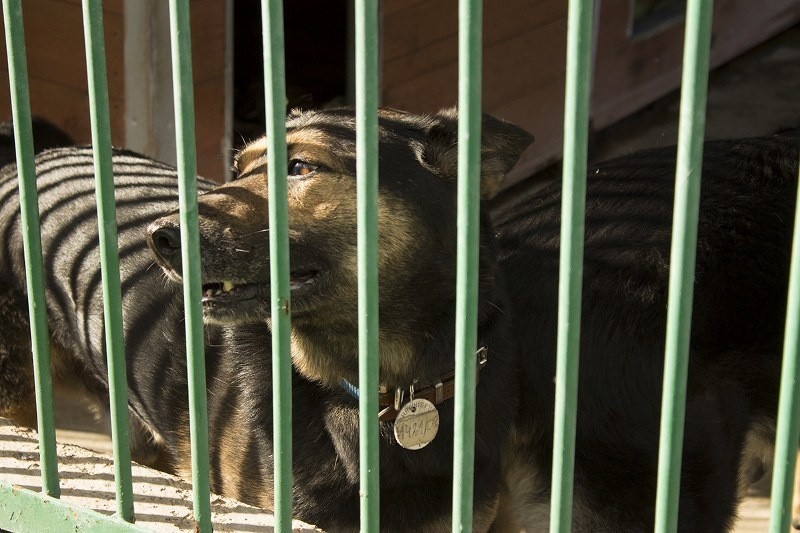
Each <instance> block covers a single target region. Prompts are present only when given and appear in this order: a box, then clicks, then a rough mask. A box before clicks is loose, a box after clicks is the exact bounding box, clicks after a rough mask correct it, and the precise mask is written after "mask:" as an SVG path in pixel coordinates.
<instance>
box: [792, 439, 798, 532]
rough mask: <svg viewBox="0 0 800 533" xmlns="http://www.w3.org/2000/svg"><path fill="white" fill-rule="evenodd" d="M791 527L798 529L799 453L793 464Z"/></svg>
mask: <svg viewBox="0 0 800 533" xmlns="http://www.w3.org/2000/svg"><path fill="white" fill-rule="evenodd" d="M792 527H793V528H794V529H796V530H800V453H798V455H797V462H796V463H795V465H794V495H793V496H792Z"/></svg>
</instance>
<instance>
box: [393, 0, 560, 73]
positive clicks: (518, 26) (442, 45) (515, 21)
mask: <svg viewBox="0 0 800 533" xmlns="http://www.w3.org/2000/svg"><path fill="white" fill-rule="evenodd" d="M516 1H517V0H512V2H514V3H516ZM505 5H506V4H500V6H505ZM510 7H514V6H510ZM533 7H537V8H536V9H533ZM505 9H506V8H505V7H492V8H490V11H489V14H488V15H489V18H491V19H497V20H499V21H500V22H496V23H491V24H489V23H487V25H486V27H485V28H484V50H500V51H501V52H500V55H499V57H500V59H501V60H504V59H505V60H507V61H511V62H513V63H514V64H515V65H518V66H519V67H520V68H523V69H525V68H527V64H526V60H527V59H528V58H533V59H536V56H535V55H532V54H531V53H530V52H531V50H530V49H528V50H523V51H522V55H518V56H515V57H505V58H503V57H502V47H503V45H504V44H506V45H508V46H509V47H513V46H514V43H516V42H519V41H520V39H521V38H522V39H523V40H524V38H523V37H522V36H523V35H524V34H526V33H530V32H535V31H545V32H546V31H548V30H549V29H552V24H553V23H554V22H556V21H560V20H564V21H565V20H566V4H564V3H561V2H552V1H547V2H540V3H538V4H537V5H532V6H527V4H526V5H525V7H523V8H520V10H517V13H518V15H519V16H518V17H509V16H507V13H506V12H505ZM396 26H397V25H395V24H394V23H392V22H391V21H387V22H385V23H384V28H385V30H384V34H385V37H384V39H385V40H386V41H387V44H386V45H385V46H384V48H387V47H389V41H390V40H391V39H393V37H391V35H389V34H388V33H401V30H402V29H403V28H402V27H404V26H406V24H405V23H404V24H402V25H401V26H402V27H396ZM558 39H559V40H564V38H563V36H560V37H559V38H558ZM545 40H547V38H545ZM559 46H560V47H561V49H562V50H563V44H559ZM562 53H563V51H562ZM508 55H511V54H508ZM541 56H544V54H542V55H541ZM541 56H540V57H541ZM548 57H551V56H549V54H548ZM492 60H497V57H493V58H492ZM457 61H458V35H457V33H455V32H454V33H452V34H451V35H449V36H447V37H445V38H442V39H438V40H436V41H434V42H430V43H428V44H426V45H424V46H423V47H421V48H418V49H415V50H408V51H407V52H405V53H403V54H402V55H399V56H396V57H395V58H393V59H390V58H389V57H388V55H387V54H384V71H383V83H384V85H394V84H401V83H403V82H404V81H407V80H408V78H409V76H408V73H409V72H413V73H415V75H420V74H423V73H426V72H429V71H431V70H436V69H437V68H441V67H446V66H447V65H449V64H456V63H457ZM484 65H486V67H485V68H489V67H491V66H492V64H491V63H490V61H489V60H486V61H484ZM515 70H516V69H515V68H513V67H512V70H511V71H512V72H513V71H515Z"/></svg>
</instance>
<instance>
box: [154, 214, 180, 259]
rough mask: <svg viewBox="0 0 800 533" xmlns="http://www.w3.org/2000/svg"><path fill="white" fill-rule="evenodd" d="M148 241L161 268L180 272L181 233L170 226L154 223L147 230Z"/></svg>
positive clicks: (175, 227) (178, 229)
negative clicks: (164, 267)
mask: <svg viewBox="0 0 800 533" xmlns="http://www.w3.org/2000/svg"><path fill="white" fill-rule="evenodd" d="M148 233H149V236H148V241H149V244H150V248H151V249H152V250H153V253H155V254H156V257H157V258H158V260H159V262H160V263H161V264H162V266H166V267H170V268H173V269H176V270H178V271H180V263H181V232H180V228H178V227H177V226H174V225H171V224H160V223H159V222H154V223H153V224H151V225H150V227H149V228H148Z"/></svg>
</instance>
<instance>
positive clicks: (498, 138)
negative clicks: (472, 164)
mask: <svg viewBox="0 0 800 533" xmlns="http://www.w3.org/2000/svg"><path fill="white" fill-rule="evenodd" d="M481 129H482V132H481V198H483V199H484V200H488V199H490V198H492V197H493V196H494V195H495V194H497V191H498V190H499V189H500V184H501V183H502V182H503V178H504V177H505V175H506V173H507V172H508V171H509V170H511V167H513V166H514V164H515V163H516V162H517V160H518V159H519V156H520V155H521V154H522V152H523V151H524V150H525V148H527V147H528V146H529V145H530V144H531V143H532V142H533V135H531V134H530V133H528V132H527V131H525V130H523V129H522V128H520V127H518V126H515V125H514V124H511V123H510V122H505V121H503V120H499V119H496V118H494V117H492V116H490V115H486V114H484V115H483V120H482V124H481ZM457 145H458V112H457V110H456V109H455V108H448V109H443V110H441V111H439V112H438V113H436V114H435V115H433V116H432V117H431V125H430V127H429V128H428V131H427V138H426V140H425V146H424V149H423V152H422V154H421V156H422V159H423V162H424V163H425V165H427V166H428V167H429V168H431V169H433V170H434V171H435V172H437V173H438V174H440V175H441V176H444V177H447V178H450V179H456V175H457V172H458V171H457V168H458V148H457Z"/></svg>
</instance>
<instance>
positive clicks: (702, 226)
mask: <svg viewBox="0 0 800 533" xmlns="http://www.w3.org/2000/svg"><path fill="white" fill-rule="evenodd" d="M799 147H800V142H798V139H797V138H795V137H792V136H775V137H771V138H759V139H746V140H741V141H719V142H711V143H707V144H706V146H705V159H704V165H703V177H702V195H701V196H702V200H701V211H700V219H699V234H698V248H697V271H696V274H695V280H696V283H695V299H694V310H693V322H692V339H691V359H690V370H689V388H688V398H687V414H686V438H685V445H684V452H683V454H684V463H683V464H684V466H683V476H682V489H681V494H682V495H683V496H684V497H683V498H682V500H681V523H682V524H684V527H685V525H686V524H692V529H691V530H693V531H723V530H724V528H725V527H726V526H727V525H728V520H730V517H731V516H733V513H734V509H735V507H734V505H735V503H736V501H737V499H738V497H739V495H738V494H737V492H736V490H737V476H738V474H739V468H740V458H741V455H742V454H743V453H745V452H746V450H745V448H748V447H750V446H751V445H753V444H755V442H756V441H757V440H759V437H760V436H766V437H769V436H770V433H771V431H772V428H773V427H774V417H775V413H776V409H777V380H778V373H779V366H780V349H781V348H780V347H781V343H782V332H783V325H784V319H785V318H784V314H785V310H786V306H785V302H786V288H787V284H788V281H787V280H788V264H789V253H790V241H791V230H792V220H793V213H794V205H795V196H796V191H797V174H798V156H799V155H800V149H798V148H799ZM674 173H675V149H674V148H668V149H657V150H650V151H645V152H641V153H638V154H634V155H631V156H626V157H622V158H619V159H615V160H612V161H609V162H606V163H601V164H599V165H597V166H593V167H590V171H589V179H588V184H587V198H586V238H585V262H584V283H583V307H582V328H581V363H580V385H579V396H578V404H579V410H578V421H577V424H578V426H577V450H578V451H577V455H576V459H575V468H576V489H575V491H576V512H575V523H576V530H581V531H583V530H587V531H588V530H602V531H605V530H608V531H612V530H613V531H628V530H630V531H638V530H643V529H649V528H651V527H652V517H653V507H654V502H655V486H656V483H655V480H656V468H655V465H656V457H657V450H658V431H659V417H660V406H661V389H662V376H663V373H662V371H663V353H664V346H665V329H666V328H665V324H666V302H667V286H668V276H669V256H670V253H669V247H670V236H671V221H672V206H673V189H674ZM560 206H561V196H560V185H553V186H552V187H550V188H548V189H546V190H544V191H542V192H540V193H538V194H537V195H536V196H535V197H533V198H528V199H525V201H522V202H519V203H517V204H516V206H514V207H513V208H512V209H510V210H507V211H506V212H503V213H500V214H498V216H497V217H496V223H497V230H498V236H499V243H500V247H501V256H502V266H503V269H504V272H505V274H506V275H507V276H508V279H511V280H518V281H517V282H516V283H515V289H514V290H513V291H511V296H512V298H514V300H515V302H514V309H515V313H514V316H515V318H516V321H517V328H518V331H519V332H520V335H521V337H522V338H523V340H522V345H523V346H524V351H523V360H524V365H525V376H526V377H525V379H526V387H525V389H524V390H525V394H526V395H527V397H526V398H525V400H524V401H523V405H526V408H525V409H524V410H523V413H522V417H523V418H522V426H521V430H520V439H521V440H522V441H523V442H524V444H522V445H521V448H523V449H526V450H527V451H526V453H525V454H524V456H525V459H524V460H520V461H521V462H517V461H512V465H515V466H516V467H517V470H516V471H514V470H511V476H512V484H513V483H515V482H516V483H517V484H518V485H524V484H525V483H528V482H529V481H530V480H531V479H532V478H534V477H536V479H538V481H537V484H536V489H535V490H534V489H533V486H532V485H530V484H529V485H528V486H527V487H526V488H527V491H528V492H529V493H535V494H538V496H537V497H538V498H539V500H538V501H539V502H541V501H544V500H546V494H547V492H548V491H549V486H550V481H549V472H550V457H551V452H550V446H551V442H550V439H551V437H550V435H552V428H553V419H552V413H553V407H554V406H553V393H554V385H553V376H554V375H555V366H554V358H553V357H552V354H554V353H555V345H556V340H555V339H556V317H557V305H556V299H557V280H558V246H559V239H558V235H559V220H560ZM522 280H524V282H523V281H522ZM748 435H749V437H748ZM767 440H768V439H767ZM765 455H767V456H768V455H769V454H768V453H767V454H765ZM531 458H536V459H535V460H534V461H533V463H534V464H531V461H530V459H531ZM525 462H527V464H528V467H527V469H525V467H524V465H523V464H522V463H525ZM744 467H745V465H743V468H744ZM526 472H527V473H526ZM534 474H535V475H534ZM517 488H518V489H521V488H522V487H517ZM524 493H525V491H522V490H519V491H518V494H524ZM535 501H536V497H534V498H530V497H529V498H528V504H527V508H528V509H538V510H539V511H541V506H536V505H534V504H533V503H532V502H535ZM620 502H625V504H624V505H619V503H620ZM516 505H517V506H519V507H525V505H523V504H520V503H519V502H518V503H517V504H516ZM533 514H535V513H533V512H531V513H530V515H529V518H528V520H529V523H541V522H536V521H537V520H542V516H541V515H544V516H545V519H546V513H540V516H538V517H536V516H533ZM608 528H610V529H608Z"/></svg>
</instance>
